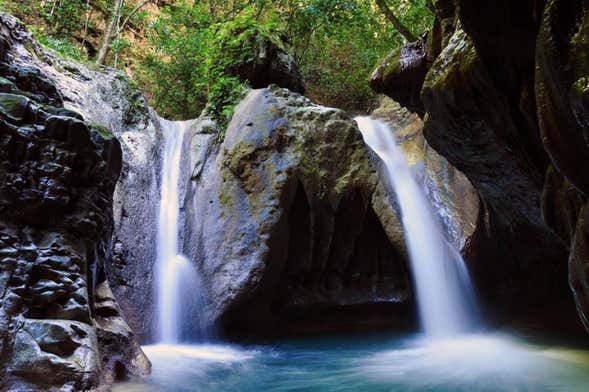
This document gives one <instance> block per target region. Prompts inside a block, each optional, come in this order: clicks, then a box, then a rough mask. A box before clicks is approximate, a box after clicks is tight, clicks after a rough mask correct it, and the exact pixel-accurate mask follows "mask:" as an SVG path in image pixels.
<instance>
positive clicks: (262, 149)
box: [185, 86, 413, 335]
mask: <svg viewBox="0 0 589 392" xmlns="http://www.w3.org/2000/svg"><path fill="white" fill-rule="evenodd" d="M375 167H376V165H374V164H373V162H372V161H371V157H370V155H369V153H368V151H367V149H366V147H365V146H364V143H363V141H362V138H361V134H360V132H359V130H358V128H357V126H356V124H355V122H354V121H353V120H352V119H351V118H350V117H349V116H348V115H346V114H345V113H344V112H342V111H339V110H336V109H331V108H326V107H321V106H316V105H314V104H312V103H311V102H310V101H309V100H307V99H306V98H304V97H302V96H300V95H298V94H294V93H292V92H289V91H288V90H285V89H280V88H278V87H276V86H271V87H270V88H267V89H261V90H254V91H252V92H251V93H250V94H249V95H248V97H247V98H246V99H245V100H244V101H243V102H242V103H241V104H240V105H239V106H238V108H237V110H236V113H235V116H234V118H233V120H232V121H231V123H230V125H229V128H228V129H227V132H226V136H225V139H224V141H223V143H222V144H221V145H220V146H217V147H215V148H213V150H212V155H211V156H209V158H208V159H207V161H206V163H205V165H204V168H203V169H202V170H200V169H199V170H197V171H198V172H200V173H201V174H200V176H199V177H198V178H196V179H195V180H194V181H195V184H194V187H195V189H194V197H193V198H190V199H189V200H188V203H189V204H187V205H186V207H185V210H189V211H191V213H193V214H194V216H193V218H192V222H193V223H192V224H193V226H194V227H193V228H192V230H191V234H190V236H189V238H187V239H186V240H185V244H186V245H185V248H186V249H185V250H186V253H188V254H189V255H190V256H191V257H190V258H191V259H193V260H197V261H198V263H199V268H200V270H201V273H202V276H203V281H204V282H206V284H207V285H208V290H210V293H209V295H208V297H209V304H208V310H207V313H208V314H207V317H205V318H206V319H209V320H212V321H213V322H216V323H218V324H220V325H221V326H222V327H223V329H224V330H225V331H226V332H227V333H228V334H230V335H244V334H246V335H247V334H253V333H258V334H260V333H262V334H263V333H278V332H292V331H297V330H311V329H312V330H322V329H323V330H325V329H332V328H338V329H342V328H346V327H353V326H358V324H372V325H374V324H375V323H379V322H380V323H381V324H382V323H384V322H386V323H390V324H396V325H397V326H401V325H407V323H408V322H411V321H413V315H411V314H410V310H411V306H408V304H409V303H410V300H411V297H412V295H411V283H410V278H409V275H408V272H407V265H406V261H405V260H406V259H405V257H404V254H405V249H404V242H403V239H402V230H401V226H400V223H399V219H398V216H397V214H396V212H395V211H394V209H393V208H392V204H391V203H390V202H388V200H386V199H387V198H389V195H388V194H387V192H386V191H385V189H387V188H386V187H384V186H383V184H382V183H380V181H379V176H378V175H377V173H376V170H375Z"/></svg>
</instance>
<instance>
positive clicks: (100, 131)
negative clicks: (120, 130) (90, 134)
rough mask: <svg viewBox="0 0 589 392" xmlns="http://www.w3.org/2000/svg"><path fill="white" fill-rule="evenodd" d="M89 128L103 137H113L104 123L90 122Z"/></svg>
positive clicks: (109, 138)
mask: <svg viewBox="0 0 589 392" xmlns="http://www.w3.org/2000/svg"><path fill="white" fill-rule="evenodd" d="M90 128H92V131H96V132H97V133H98V134H99V135H100V136H101V137H102V138H103V139H106V140H111V139H114V137H115V135H114V134H113V133H112V132H111V131H110V129H108V128H107V127H105V126H104V125H100V124H97V123H95V122H91V123H90Z"/></svg>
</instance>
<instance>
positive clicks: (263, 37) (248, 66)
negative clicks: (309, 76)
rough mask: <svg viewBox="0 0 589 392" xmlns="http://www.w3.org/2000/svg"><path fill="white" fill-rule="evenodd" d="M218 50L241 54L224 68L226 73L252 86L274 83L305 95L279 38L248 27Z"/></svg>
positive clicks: (302, 85)
mask: <svg viewBox="0 0 589 392" xmlns="http://www.w3.org/2000/svg"><path fill="white" fill-rule="evenodd" d="M236 45H237V46H236ZM221 48H222V49H221V50H222V51H223V52H225V53H240V58H238V59H237V60H235V62H234V63H233V64H231V65H229V66H228V67H227V72H228V73H229V74H230V75H233V76H237V77H239V78H240V79H241V80H243V81H247V82H249V84H250V85H251V87H253V88H256V89H257V88H264V87H268V86H269V85H271V84H276V85H278V86H280V87H283V88H287V89H289V90H291V91H294V92H297V93H300V94H304V93H305V90H306V85H305V79H304V78H303V75H302V74H301V72H300V71H299V67H298V66H297V64H296V63H295V61H294V59H293V58H292V56H291V55H289V54H288V53H287V50H286V45H285V43H284V42H283V41H282V39H281V38H280V37H274V36H273V35H269V34H266V33H262V32H261V31H258V30H252V29H251V28H243V29H236V30H235V31H233V32H232V33H231V34H230V35H229V36H228V37H227V39H226V40H224V41H223V42H222V45H221Z"/></svg>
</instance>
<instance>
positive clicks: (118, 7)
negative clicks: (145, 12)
mask: <svg viewBox="0 0 589 392" xmlns="http://www.w3.org/2000/svg"><path fill="white" fill-rule="evenodd" d="M150 2H152V0H142V1H140V2H139V3H138V4H137V5H136V6H135V7H134V8H133V9H132V10H131V11H130V12H129V13H128V14H127V16H126V17H125V19H123V21H122V22H121V17H122V11H123V5H124V3H125V0H115V4H114V8H113V12H112V14H111V17H110V21H109V23H108V27H107V29H106V31H105V32H104V35H103V37H102V43H101V45H100V50H99V51H98V56H97V58H96V63H98V64H102V65H104V64H105V62H106V56H107V55H108V52H109V50H110V48H111V44H112V42H113V41H114V40H115V39H116V38H117V37H118V36H119V35H121V33H123V31H124V30H125V27H126V26H127V25H128V24H129V22H130V21H131V19H132V18H133V16H135V15H136V14H137V12H139V11H140V10H141V9H142V8H143V7H145V6H146V5H147V4H149V3H150Z"/></svg>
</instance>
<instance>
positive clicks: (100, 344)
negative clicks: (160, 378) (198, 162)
mask: <svg viewBox="0 0 589 392" xmlns="http://www.w3.org/2000/svg"><path fill="white" fill-rule="evenodd" d="M0 41H1V42H2V48H1V49H2V52H1V53H0V56H1V58H0V71H1V75H2V78H3V79H2V80H3V81H2V85H3V86H4V87H3V88H4V91H5V92H2V93H0V139H1V141H0V143H1V145H2V149H1V150H0V161H1V162H2V163H1V165H0V216H1V218H0V255H1V256H0V257H1V263H0V287H2V290H1V292H2V297H1V306H0V361H1V362H2V364H3V366H2V368H1V370H0V380H2V381H1V388H2V389H5V390H44V389H58V390H62V389H63V390H89V389H94V388H102V387H105V386H107V385H108V384H109V382H112V381H113V380H114V379H117V378H121V377H126V376H127V375H140V374H146V373H147V372H148V371H149V361H148V360H147V358H146V357H145V356H144V354H143V353H142V352H141V349H140V348H139V345H138V344H137V342H136V340H135V336H134V334H133V333H132V332H131V330H130V329H129V328H128V326H126V323H125V321H124V319H123V317H122V314H121V312H120V309H119V308H118V306H116V302H115V300H114V298H111V305H110V310H109V311H108V312H105V311H103V310H104V309H105V308H106V303H105V295H103V294H101V293H106V292H108V290H106V289H105V285H106V284H107V283H106V278H107V276H106V275H107V274H106V268H107V264H108V260H109V259H110V257H111V249H112V243H111V238H112V233H113V208H112V206H113V192H114V189H115V184H116V183H117V180H118V177H119V173H120V171H121V166H122V162H121V157H122V154H121V145H120V143H119V142H118V140H117V139H116V138H115V137H114V135H113V134H112V133H111V132H110V131H109V130H108V129H107V128H105V127H103V126H99V125H98V124H94V123H91V122H89V121H85V119H84V117H83V116H82V115H80V114H79V113H76V112H74V111H72V110H70V109H67V108H65V107H63V97H62V94H61V93H60V92H59V88H58V87H57V85H56V84H55V81H54V80H53V79H52V78H51V77H50V75H48V73H46V72H44V70H43V69H41V68H40V67H38V66H36V65H35V61H37V60H38V57H37V55H36V53H37V51H38V53H39V54H43V53H44V52H43V51H42V50H41V48H40V47H38V45H37V44H36V43H35V42H34V41H33V40H32V39H31V37H30V34H29V33H28V32H27V31H26V30H25V29H24V27H23V26H22V25H21V24H20V23H19V22H18V21H16V20H15V19H13V18H11V17H8V16H6V15H0ZM27 48H29V49H27ZM48 59H49V58H48ZM48 59H44V62H47V61H48ZM113 323H115V324H118V325H121V326H126V328H120V329H118V330H116V331H115V330H114V328H113V327H112V324H113ZM109 333H110V335H109ZM113 336H116V339H117V341H118V342H119V344H117V345H115V346H113V345H111V344H110V343H109V342H110V341H111V340H112V339H113Z"/></svg>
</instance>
